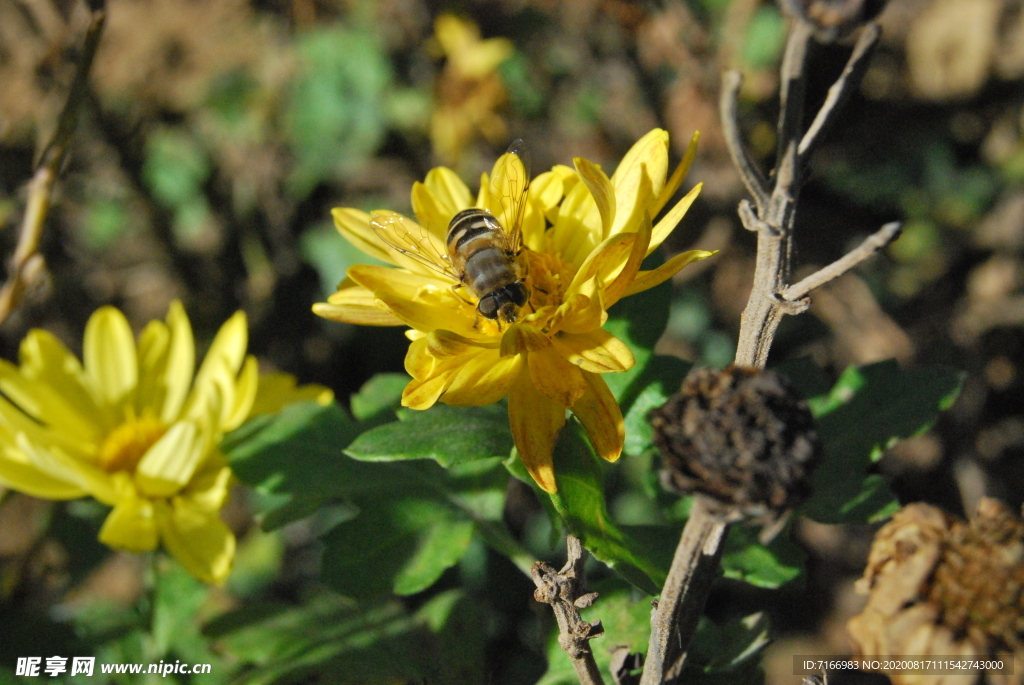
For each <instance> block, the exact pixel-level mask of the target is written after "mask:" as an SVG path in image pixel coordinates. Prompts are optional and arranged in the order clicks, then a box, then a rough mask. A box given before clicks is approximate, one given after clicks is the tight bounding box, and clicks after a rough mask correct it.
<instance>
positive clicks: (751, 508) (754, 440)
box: [648, 366, 821, 523]
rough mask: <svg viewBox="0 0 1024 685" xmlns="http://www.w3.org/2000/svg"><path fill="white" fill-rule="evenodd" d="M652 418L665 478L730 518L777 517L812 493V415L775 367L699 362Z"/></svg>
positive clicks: (815, 443) (816, 453)
mask: <svg viewBox="0 0 1024 685" xmlns="http://www.w3.org/2000/svg"><path fill="white" fill-rule="evenodd" d="M648 418H649V420H650V422H651V426H653V428H654V434H655V437H654V440H655V444H657V446H658V449H660V450H661V454H662V456H663V457H664V458H665V466H666V470H665V472H664V473H663V478H662V480H663V482H664V483H665V485H666V486H667V487H669V489H673V490H676V491H678V492H681V493H686V494H690V493H702V494H703V495H706V496H707V497H708V499H709V500H710V504H711V509H712V510H713V511H715V512H716V513H718V514H719V515H722V516H723V517H724V518H725V519H726V520H731V521H735V520H739V519H741V518H745V517H750V518H759V519H761V520H762V521H763V522H766V523H767V522H771V521H775V520H778V519H779V518H780V517H781V516H783V515H784V514H785V513H786V511H788V510H790V509H792V508H793V507H795V506H796V505H798V504H800V503H801V502H803V501H804V500H805V499H807V497H808V496H809V495H810V492H811V485H810V475H811V471H812V469H813V468H814V466H815V465H816V464H817V462H818V459H819V457H820V455H821V445H820V442H819V440H818V434H817V431H816V430H815V427H814V419H813V418H812V417H811V412H810V410H809V409H808V408H807V405H806V404H805V403H804V402H803V400H802V399H801V398H800V396H799V395H798V394H797V392H796V390H795V389H794V388H793V387H792V386H791V385H790V384H789V382H788V381H786V379H785V378H783V377H782V376H780V375H779V374H777V373H775V372H773V371H759V370H757V369H748V368H742V367H737V366H730V367H728V368H726V369H724V370H721V371H720V370H718V369H709V368H701V369H694V370H693V371H691V372H690V374H689V375H688V376H687V377H686V380H685V381H684V382H683V387H682V389H681V390H680V391H679V392H678V393H676V394H675V395H673V396H672V397H671V398H670V399H669V401H668V402H666V403H665V405H664V406H662V407H660V408H658V409H655V410H654V411H652V412H651V414H650V415H649V417H648Z"/></svg>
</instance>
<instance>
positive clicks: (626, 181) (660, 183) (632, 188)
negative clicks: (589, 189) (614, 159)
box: [611, 128, 668, 233]
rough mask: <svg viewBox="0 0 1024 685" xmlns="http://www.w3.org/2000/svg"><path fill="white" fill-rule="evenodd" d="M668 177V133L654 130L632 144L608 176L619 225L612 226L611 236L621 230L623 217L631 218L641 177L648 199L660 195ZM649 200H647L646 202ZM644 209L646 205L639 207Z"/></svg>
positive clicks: (638, 200)
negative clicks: (645, 183) (646, 189)
mask: <svg viewBox="0 0 1024 685" xmlns="http://www.w3.org/2000/svg"><path fill="white" fill-rule="evenodd" d="M667 174H668V132H666V131H664V130H662V129H660V128H656V129H654V130H652V131H650V132H649V133H648V134H647V135H645V136H644V137H643V138H641V139H640V140H638V141H637V142H636V143H634V144H633V147H631V148H630V149H629V152H627V153H626V156H625V157H623V158H622V161H621V162H619V166H618V167H617V168H616V169H615V173H614V174H612V178H611V181H612V185H613V186H614V187H615V197H616V198H617V200H618V202H619V210H618V211H619V212H620V213H621V219H620V222H616V225H615V226H613V227H612V233H617V232H618V231H620V230H622V226H623V225H625V221H626V217H628V216H630V215H633V214H634V210H635V208H636V206H637V204H638V203H641V202H645V200H644V198H641V197H640V183H641V178H642V177H643V176H646V177H647V179H648V180H649V181H650V183H651V187H650V190H651V193H652V198H653V197H657V196H658V195H660V194H661V190H662V188H664V186H665V176H666V175H667ZM652 198H647V199H646V202H649V201H650V200H651V199H652ZM641 207H642V209H646V204H644V205H641Z"/></svg>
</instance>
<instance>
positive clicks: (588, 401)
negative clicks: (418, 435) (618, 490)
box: [313, 129, 713, 492]
mask: <svg viewBox="0 0 1024 685" xmlns="http://www.w3.org/2000/svg"><path fill="white" fill-rule="evenodd" d="M696 142H697V137H696V136H694V138H693V140H692V141H691V143H690V145H689V148H688V149H687V152H686V154H685V155H684V157H683V160H682V162H680V164H679V165H678V166H677V167H676V169H675V171H674V172H673V173H672V174H671V176H669V174H668V170H669V166H668V133H667V132H665V131H663V130H661V129H655V130H653V131H651V132H650V133H648V134H647V135H645V136H644V137H643V138H641V139H640V140H639V141H638V142H637V143H636V144H635V145H633V147H632V148H631V149H630V150H629V152H627V153H626V156H625V157H624V158H623V160H622V162H621V163H620V164H619V166H618V168H617V169H616V171H615V173H614V174H612V176H611V177H609V176H607V175H606V174H605V172H604V171H603V170H602V169H601V167H600V166H598V165H596V164H594V163H592V162H589V161H587V160H585V159H582V158H576V159H575V160H574V168H570V167H567V166H562V165H558V166H555V167H554V168H553V169H551V171H547V172H544V173H542V174H540V175H538V176H537V177H535V178H533V179H532V180H531V181H530V182H527V174H526V165H525V164H523V163H522V156H521V154H520V153H519V150H520V148H519V147H518V146H513V149H512V150H511V152H510V153H506V154H505V155H503V156H502V157H500V158H499V159H498V162H497V163H496V164H495V166H494V168H493V170H492V172H491V174H490V175H488V174H486V173H485V174H483V177H482V178H481V182H480V190H479V192H478V193H477V195H476V197H475V198H474V197H473V195H472V194H471V193H470V190H469V188H467V187H466V185H465V184H464V183H463V182H462V181H461V180H460V179H459V178H458V176H456V174H455V173H454V172H453V171H451V170H450V169H446V168H444V167H439V168H436V169H433V170H431V171H430V172H429V173H428V174H427V176H426V179H425V180H424V182H422V183H420V182H417V183H415V184H413V188H412V206H413V212H414V213H415V215H416V220H415V221H414V220H413V219H410V218H405V217H403V218H402V219H401V220H392V219H387V220H385V219H384V217H390V216H396V215H395V214H394V213H393V212H375V213H374V214H372V215H371V214H367V213H365V212H362V211H360V210H357V209H351V208H337V209H335V210H334V211H333V216H334V222H335V226H336V227H337V229H338V231H339V232H340V233H341V234H342V236H344V237H345V238H346V239H347V240H348V241H349V242H350V243H352V244H353V245H354V246H356V247H358V248H359V249H360V250H362V251H363V252H365V253H366V254H368V255H370V256H372V257H375V258H377V259H380V260H382V261H384V262H387V263H388V264H391V265H392V267H387V266H372V265H367V264H360V265H356V266H353V267H351V268H350V269H349V270H348V273H347V275H348V278H346V279H345V280H344V281H343V282H342V283H341V285H339V286H338V291H337V292H336V293H334V294H333V295H331V296H330V297H329V298H328V300H327V302H324V303H319V304H316V305H314V306H313V311H314V312H316V313H317V314H318V315H320V316H323V317H325V318H328V319H333V320H335V321H343V322H346V323H355V324H362V325H368V326H400V325H405V326H408V327H409V329H410V330H408V331H406V337H408V338H409V339H410V341H411V344H410V345H409V350H408V353H407V354H406V357H405V368H406V371H408V372H409V375H410V376H412V380H411V381H410V382H409V384H408V385H407V386H406V388H405V391H404V393H403V395H402V404H403V405H404V406H406V407H410V408H413V409H427V408H429V407H431V406H432V405H433V404H434V403H435V402H437V401H441V402H445V403H446V404H449V405H454V406H479V405H485V404H493V403H494V402H497V401H499V400H501V399H503V398H505V397H507V398H508V413H509V423H510V427H511V429H512V436H513V438H514V439H515V444H516V448H517V451H518V452H519V456H520V458H521V459H522V460H523V464H524V465H525V466H526V468H527V470H528V471H529V472H530V475H531V476H532V477H533V478H534V480H535V481H536V482H537V484H538V485H539V486H540V487H541V488H543V489H544V490H545V491H547V492H556V491H557V489H558V484H557V480H556V474H555V472H554V465H553V458H552V452H553V449H554V445H555V441H556V439H557V437H558V433H559V431H560V430H561V429H562V427H563V426H564V425H565V422H566V411H567V410H568V411H570V412H572V414H573V415H574V416H575V417H576V419H577V420H579V421H580V423H581V424H582V425H583V427H584V428H585V429H586V431H587V433H588V435H589V436H590V440H591V443H592V444H593V445H594V449H595V451H596V452H597V453H598V454H599V455H600V456H601V457H602V458H604V459H606V460H608V461H614V460H615V459H618V457H619V455H620V454H621V453H622V446H623V441H624V439H625V429H624V426H623V418H622V411H621V410H620V408H619V406H618V403H617V402H616V400H615V398H614V396H613V395H612V393H611V390H610V389H609V388H608V385H607V383H605V381H604V380H603V379H602V377H601V375H602V374H604V373H612V372H617V371H625V370H626V369H629V368H630V367H632V366H633V364H634V363H635V360H634V358H633V353H632V352H631V351H630V350H629V348H628V347H627V346H626V345H625V344H624V343H623V342H622V341H621V340H619V339H617V338H616V337H614V336H613V335H611V334H610V333H608V332H607V331H605V330H604V329H603V328H602V326H603V325H604V323H605V321H606V320H607V319H608V309H609V308H610V307H611V306H612V305H614V304H615V303H616V302H618V301H619V300H620V299H621V298H623V297H627V296H629V295H633V294H635V293H639V292H642V291H644V290H647V289H649V288H652V287H654V286H656V285H658V284H660V283H662V282H664V281H665V280H667V279H669V278H671V277H672V275H673V274H675V273H676V272H678V271H679V270H680V269H682V268H683V267H684V266H686V265H687V264H690V263H692V262H695V261H698V260H701V259H705V258H706V257H709V256H711V254H713V253H711V252H706V251H703V250H691V251H689V252H684V253H681V254H678V255H675V256H674V257H672V258H671V259H669V260H668V261H667V262H665V263H664V264H662V265H661V266H659V267H658V268H656V269H652V270H650V271H641V270H640V266H641V263H642V262H643V261H644V258H645V257H647V255H649V254H650V253H651V252H653V251H654V250H655V249H657V247H658V246H659V245H661V243H662V242H663V241H664V240H665V238H666V237H668V235H669V233H671V232H672V230H673V229H674V228H675V226H676V225H677V224H678V223H679V221H680V220H681V219H682V217H683V215H684V214H685V213H686V210H687V209H689V207H690V205H691V204H692V203H693V201H694V199H696V197H697V194H698V193H699V192H700V185H697V186H696V187H694V188H693V189H692V190H691V191H690V192H688V193H687V194H686V195H685V196H684V197H683V198H682V199H681V200H679V201H678V202H677V203H676V204H675V205H673V206H672V207H671V208H670V209H669V210H668V211H667V212H666V213H665V214H664V216H662V218H661V219H660V220H658V222H657V223H654V222H653V221H652V218H653V217H656V216H657V215H658V214H659V213H660V212H661V210H662V209H663V208H665V206H666V205H667V204H668V201H669V200H670V199H671V198H672V196H673V195H674V194H675V192H676V190H678V189H679V186H680V185H681V184H682V182H683V179H684V178H685V176H686V172H687V171H688V169H689V167H690V164H691V163H692V161H693V158H694V156H695V155H696ZM521 196H522V197H524V198H525V201H523V202H522V203H521V207H520V205H519V204H517V202H518V198H520V197H521ZM513 200H515V201H513ZM513 206H515V212H516V213H515V214H512V213H511V209H512V207H513ZM520 211H521V214H522V217H521V219H520V218H519V217H518V213H519V212H520ZM483 212H486V213H489V214H490V215H491V216H492V217H497V218H502V219H503V221H502V223H501V225H502V227H504V228H505V229H506V231H505V234H506V235H507V236H508V237H507V240H509V241H511V239H512V238H513V237H515V236H514V235H513V231H514V232H516V233H518V234H519V237H516V238H515V239H516V241H517V242H515V243H512V244H510V245H506V246H505V248H507V249H506V250H504V254H505V256H506V257H507V259H508V270H504V269H496V270H495V271H499V272H501V273H503V274H504V277H505V278H508V277H509V273H508V272H512V275H514V276H515V277H516V281H515V282H516V283H519V284H520V285H521V286H522V290H519V288H518V287H517V286H515V285H512V282H511V281H509V282H506V283H505V284H504V285H503V286H502V287H508V286H510V285H511V287H512V291H513V292H511V293H508V298H507V300H506V299H505V298H504V297H502V298H498V299H499V301H498V302H493V303H484V300H485V299H487V298H486V296H487V295H488V294H490V293H491V292H492V291H491V290H490V289H489V288H485V287H483V285H480V286H479V290H474V289H476V288H477V287H478V286H477V284H476V283H475V281H474V276H475V274H473V273H472V271H473V268H474V267H470V269H469V271H470V272H471V273H470V275H468V276H466V281H467V282H468V281H474V286H473V288H469V287H465V288H460V287H453V285H454V286H458V285H460V284H461V283H462V282H463V276H462V274H461V273H460V271H459V270H458V269H456V268H455V265H456V261H455V258H454V257H453V256H452V254H451V252H450V249H449V247H450V245H451V242H452V241H453V240H454V243H455V247H456V248H459V242H460V240H461V239H462V237H464V236H465V235H466V234H467V232H468V231H463V230H462V229H465V228H481V229H484V231H486V232H488V233H487V235H492V236H493V235H495V234H494V233H491V232H490V231H493V230H495V229H494V227H493V225H491V224H489V223H487V222H486V221H484V223H486V224H487V225H486V226H484V225H481V226H477V225H476V224H475V223H468V224H465V223H463V222H464V221H469V220H468V219H465V218H464V217H467V216H476V217H477V218H478V219H479V218H480V217H481V216H486V214H485V213H483ZM509 216H514V218H513V219H511V220H510V219H509V218H508V217H509ZM474 221H475V220H474ZM382 223H383V224H386V225H387V226H389V227H391V226H401V227H402V229H401V231H398V230H395V229H394V228H387V229H382V228H381V226H382ZM510 227H511V228H512V229H513V230H509V229H510ZM382 234H383V235H382ZM479 235H485V233H484V232H483V231H482V232H481V233H480V234H479ZM503 240H504V239H503ZM519 240H521V246H522V247H521V249H519V248H517V247H516V246H517V245H519V244H520V243H518V241H519ZM468 245H469V242H468V240H467V242H466V243H463V246H468ZM428 250H429V251H430V252H431V253H432V254H433V255H434V256H435V258H436V260H437V263H433V261H432V260H430V259H425V258H424V257H423V252H425V251H428ZM446 252H447V254H448V260H451V261H450V262H448V261H446V260H445V257H444V255H445V254H446ZM462 254H463V255H465V256H466V257H467V261H468V258H469V256H470V255H472V254H478V253H477V252H466V251H464V252H463V253H462ZM492 256H495V257H496V258H497V256H496V255H493V253H492ZM459 259H461V256H460V257H459ZM449 263H450V265H451V268H450V269H448V267H447V266H446V268H444V269H442V268H439V266H440V265H448V264H449ZM460 263H461V262H460ZM517 269H518V270H519V271H516V270H517ZM485 273H490V272H485ZM519 279H522V280H519ZM462 290H470V291H471V292H470V295H477V296H478V299H477V300H476V301H475V302H474V301H473V299H472V297H467V296H466V294H465V293H463V292H460V291H462ZM517 297H518V298H519V300H524V302H523V304H522V305H519V304H518V301H519V300H517V299H515V298H517ZM509 302H511V303H512V305H514V306H510V305H509ZM491 304H494V305H497V307H496V308H495V309H493V314H494V316H493V318H491V317H490V316H488V314H490V313H492V309H491ZM502 305H505V307H506V309H505V310H504V312H505V313H502V310H501V306H502Z"/></svg>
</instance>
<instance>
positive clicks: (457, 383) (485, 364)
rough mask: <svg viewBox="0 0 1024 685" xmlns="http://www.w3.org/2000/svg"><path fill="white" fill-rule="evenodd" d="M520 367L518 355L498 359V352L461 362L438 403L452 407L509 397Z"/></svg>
mask: <svg viewBox="0 0 1024 685" xmlns="http://www.w3.org/2000/svg"><path fill="white" fill-rule="evenodd" d="M521 365H522V356H521V355H516V356H513V357H501V356H499V353H498V350H483V351H481V352H480V353H479V354H478V355H477V356H476V357H473V358H471V359H468V360H464V361H463V363H462V368H461V369H459V371H458V373H457V374H456V375H455V377H454V378H453V379H452V382H451V385H449V387H448V389H447V390H446V391H445V393H444V395H443V396H442V397H441V401H442V402H444V403H445V404H450V405H454V406H481V405H485V404H494V403H495V402H497V401H498V400H500V399H501V398H503V397H505V396H506V395H507V394H508V390H509V388H510V387H511V386H512V381H513V380H515V378H516V376H518V375H519V369H520V366H521Z"/></svg>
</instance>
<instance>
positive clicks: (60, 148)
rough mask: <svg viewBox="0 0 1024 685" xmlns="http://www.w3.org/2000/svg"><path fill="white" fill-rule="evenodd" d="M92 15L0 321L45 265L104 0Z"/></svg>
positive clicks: (32, 193) (35, 186)
mask: <svg viewBox="0 0 1024 685" xmlns="http://www.w3.org/2000/svg"><path fill="white" fill-rule="evenodd" d="M90 9H91V17H90V21H89V28H88V29H87V31H86V34H85V44H84V46H83V48H82V59H81V61H80V62H79V63H78V68H77V69H76V70H75V76H74V79H73V80H72V82H71V89H70V91H69V92H68V99H67V101H66V102H65V103H64V109H63V110H62V111H61V113H60V118H59V119H58V121H57V130H56V131H55V132H54V134H53V139H52V140H51V141H50V142H49V144H48V145H47V146H46V147H45V148H43V151H42V153H41V154H40V155H39V159H38V162H37V164H36V171H35V174H34V175H33V176H32V180H31V181H29V186H28V203H27V205H26V207H25V216H24V218H23V219H22V222H21V230H20V232H19V234H18V245H17V247H16V248H15V250H14V255H13V256H12V257H11V264H10V268H9V271H8V276H7V282H6V283H4V285H3V288H0V323H3V322H4V321H6V320H7V318H8V317H9V316H10V315H11V312H13V311H14V309H15V308H16V307H17V306H18V303H19V302H20V301H21V298H22V296H23V295H24V294H25V290H26V288H27V287H28V285H29V284H31V283H32V282H33V281H34V280H35V279H36V277H37V276H38V275H39V273H40V272H41V271H42V269H43V267H44V262H43V258H42V256H41V255H40V254H39V240H40V238H41V237H42V234H43V225H44V224H45V223H46V214H47V212H48V211H49V209H50V196H51V194H52V193H53V184H54V183H55V182H56V180H57V177H58V176H59V175H60V172H61V167H62V166H63V164H64V160H65V158H66V157H67V153H68V148H69V147H70V146H71V137H72V135H73V134H74V132H75V125H76V124H77V122H78V110H79V107H80V105H81V103H82V98H83V96H84V94H85V90H86V83H87V81H88V78H89V69H90V67H91V66H92V60H93V57H95V55H96V48H97V47H98V46H99V42H100V35H101V34H102V33H103V24H104V22H105V21H106V16H107V15H106V10H105V7H104V5H103V3H102V2H93V3H91V4H90Z"/></svg>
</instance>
